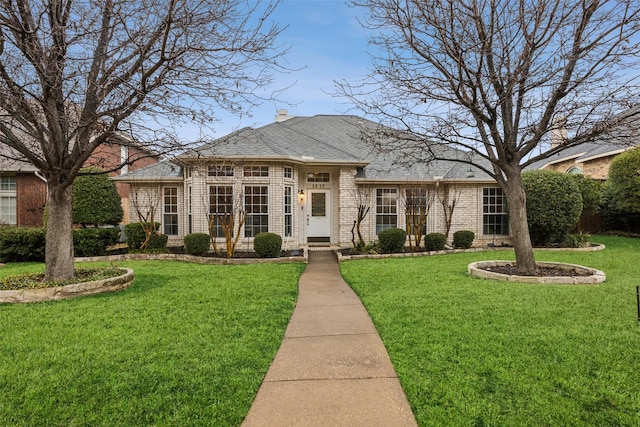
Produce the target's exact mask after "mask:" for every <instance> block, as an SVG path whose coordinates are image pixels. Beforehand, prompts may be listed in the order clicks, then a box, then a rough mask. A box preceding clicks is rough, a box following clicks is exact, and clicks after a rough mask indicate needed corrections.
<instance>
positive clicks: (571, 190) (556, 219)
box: [522, 170, 582, 246]
mask: <svg viewBox="0 0 640 427" xmlns="http://www.w3.org/2000/svg"><path fill="white" fill-rule="evenodd" d="M522 182H523V185H524V189H525V192H526V195H527V221H528V222H529V232H530V234H531V242H532V243H533V244H534V245H536V246H544V245H547V244H549V243H560V242H562V241H563V240H564V238H565V236H566V235H567V233H569V231H570V230H572V229H573V228H574V227H575V226H576V224H578V220H579V219H580V213H581V212H582V195H581V193H580V188H578V184H577V183H576V181H575V179H573V178H572V177H571V175H567V174H565V173H560V172H554V171H547V170H535V171H526V172H524V173H523V174H522Z"/></svg>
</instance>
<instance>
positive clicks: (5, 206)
mask: <svg viewBox="0 0 640 427" xmlns="http://www.w3.org/2000/svg"><path fill="white" fill-rule="evenodd" d="M17 223H18V221H17V215H16V177H15V176H0V224H8V225H16V224H17Z"/></svg>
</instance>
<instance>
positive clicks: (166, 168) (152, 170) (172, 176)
mask: <svg viewBox="0 0 640 427" xmlns="http://www.w3.org/2000/svg"><path fill="white" fill-rule="evenodd" d="M182 172H183V169H182V165H181V164H180V163H179V162H176V161H169V160H164V161H161V162H158V163H154V164H152V165H150V166H147V167H144V168H140V169H136V170H135V171H132V172H129V173H128V174H124V175H118V176H114V177H112V179H113V180H115V181H135V180H140V181H150V180H162V179H165V180H176V179H182V176H183V173H182Z"/></svg>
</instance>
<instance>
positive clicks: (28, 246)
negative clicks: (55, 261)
mask: <svg viewBox="0 0 640 427" xmlns="http://www.w3.org/2000/svg"><path fill="white" fill-rule="evenodd" d="M44 249H45V231H44V228H33V227H0V261H2V262H15V261H44Z"/></svg>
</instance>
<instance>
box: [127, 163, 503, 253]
mask: <svg viewBox="0 0 640 427" xmlns="http://www.w3.org/2000/svg"><path fill="white" fill-rule="evenodd" d="M218 165H220V164H218ZM252 165H256V166H268V168H269V176H267V177H246V176H244V173H243V168H244V166H245V164H244V163H241V162H238V163H236V164H233V176H209V174H208V173H207V171H208V170H209V166H215V163H206V162H202V163H199V164H192V165H188V166H186V168H185V178H184V180H182V181H176V182H172V183H166V182H165V183H155V184H154V183H152V182H148V183H136V184H132V185H133V187H132V196H131V206H130V209H131V211H132V212H135V209H136V205H135V201H134V199H135V196H134V195H133V194H134V193H135V194H137V195H138V200H139V203H140V204H141V205H145V204H146V205H148V204H150V202H149V199H153V198H155V202H154V203H153V204H154V206H155V209H156V210H155V219H156V221H158V222H161V223H162V222H163V217H162V196H161V194H162V189H163V188H165V187H168V186H172V187H178V192H179V206H178V212H179V220H180V227H179V233H178V234H177V235H175V236H169V239H170V240H169V241H170V244H173V245H179V244H182V239H183V238H184V236H185V235H186V234H189V233H208V227H207V213H208V211H209V188H210V187H211V186H213V185H220V186H232V187H233V197H234V201H235V203H236V204H237V208H239V209H244V189H245V186H247V185H260V186H267V187H268V214H269V232H272V233H276V234H278V235H280V236H282V237H283V248H284V249H297V248H300V247H304V246H306V245H307V244H308V242H307V240H308V238H307V227H308V221H309V215H310V204H309V199H308V197H309V195H310V194H312V193H313V192H314V191H323V192H327V193H328V194H329V198H328V203H329V204H330V206H328V207H327V211H328V212H329V214H330V217H331V227H330V231H329V236H327V237H328V238H329V240H330V243H331V245H332V246H339V247H351V246H352V229H353V225H354V221H355V220H356V218H357V207H358V203H359V200H361V201H362V203H363V204H364V205H367V206H369V208H370V210H369V213H368V214H367V216H366V217H365V219H364V221H363V222H362V224H361V231H362V234H363V237H364V239H365V240H366V241H367V242H372V241H374V240H376V189H378V188H389V189H395V190H396V192H397V193H396V194H397V196H398V200H397V226H398V227H399V228H403V229H405V228H406V218H405V208H404V205H403V203H402V201H401V197H402V196H403V195H404V191H405V189H406V188H409V187H411V185H408V184H400V183H376V182H358V180H357V178H356V172H357V168H356V166H353V165H345V166H332V165H321V166H309V165H299V164H295V163H290V164H289V163H284V162H280V161H279V162H259V163H258V162H255V163H252ZM285 168H287V169H290V170H291V177H290V178H289V177H285V174H284V170H285ZM317 172H322V173H328V174H329V177H330V179H329V181H328V182H323V183H313V182H308V180H307V175H308V174H309V173H317ZM416 185H418V186H421V187H422V186H424V188H426V189H427V191H428V192H430V193H432V194H434V195H435V194H437V195H440V196H442V194H443V192H444V191H445V190H447V191H450V192H452V193H453V192H457V193H458V194H459V198H458V201H457V204H456V208H455V210H454V215H453V220H452V225H451V229H450V232H449V236H448V242H449V243H451V239H452V235H453V233H454V232H455V231H458V230H471V231H473V232H474V233H475V235H476V240H475V242H474V245H476V246H482V245H485V244H486V243H490V242H492V241H493V240H494V236H493V235H483V234H482V232H483V206H482V204H483V188H485V187H496V184H495V183H489V182H486V183H464V182H457V183H445V182H437V183H436V182H428V183H420V184H416ZM285 186H288V187H291V188H292V196H293V200H292V204H293V206H292V217H293V224H292V230H293V233H292V236H290V237H287V236H285V235H284V234H285V233H284V188H285ZM300 190H302V191H304V193H305V200H304V203H302V204H300V203H299V202H298V192H299V191H300ZM143 200H144V202H143ZM132 221H133V222H136V221H137V218H135V217H132ZM445 228H446V227H445V220H444V213H443V208H442V205H441V203H440V200H439V198H438V197H434V198H433V204H432V206H431V208H430V210H429V215H428V218H427V233H432V232H439V233H444V232H445ZM354 232H355V230H354ZM240 233H241V234H240V239H239V241H238V246H237V247H236V249H237V250H241V251H242V250H248V251H250V250H253V238H247V237H245V236H244V227H243V228H242V229H241V231H240ZM356 236H357V234H356ZM356 238H357V237H356ZM495 240H496V243H498V244H499V243H501V242H505V243H508V242H509V240H510V239H509V236H495ZM218 245H219V248H220V247H221V246H222V245H224V238H218Z"/></svg>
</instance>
